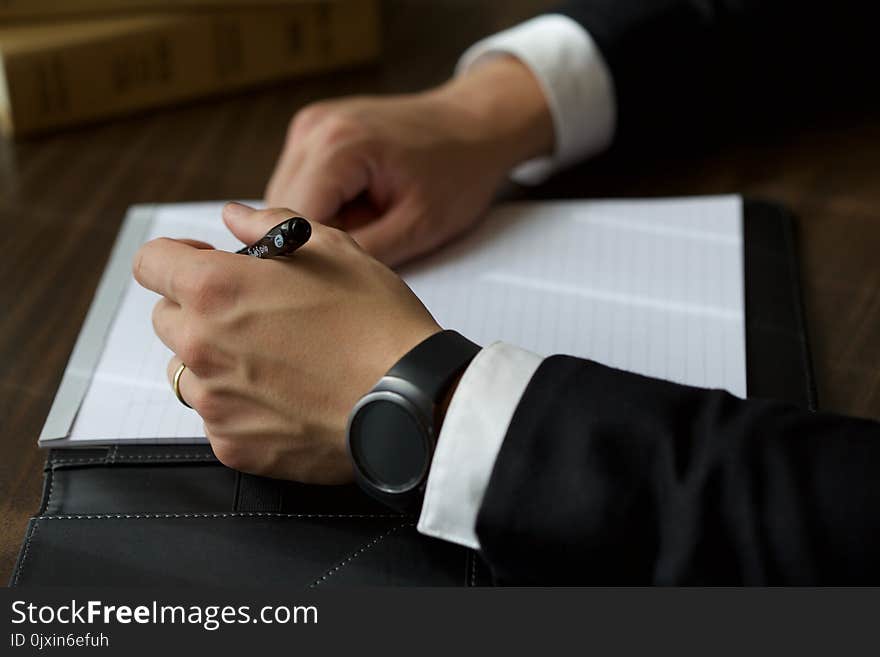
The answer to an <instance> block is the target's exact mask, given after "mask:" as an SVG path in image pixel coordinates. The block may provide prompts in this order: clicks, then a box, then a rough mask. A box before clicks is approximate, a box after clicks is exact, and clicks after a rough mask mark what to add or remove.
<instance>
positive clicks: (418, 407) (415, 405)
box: [346, 376, 435, 495]
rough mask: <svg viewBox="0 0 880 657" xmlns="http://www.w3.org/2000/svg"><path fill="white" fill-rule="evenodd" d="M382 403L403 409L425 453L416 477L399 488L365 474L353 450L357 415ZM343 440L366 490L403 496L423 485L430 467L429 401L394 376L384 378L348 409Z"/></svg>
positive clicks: (431, 413)
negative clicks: (377, 403)
mask: <svg viewBox="0 0 880 657" xmlns="http://www.w3.org/2000/svg"><path fill="white" fill-rule="evenodd" d="M379 401H385V402H391V403H394V404H396V405H398V406H399V407H401V408H403V409H404V410H405V411H406V412H407V413H408V414H409V415H410V417H412V418H413V420H415V422H416V425H417V426H418V427H419V429H420V430H421V436H420V437H421V439H422V445H423V447H424V450H425V458H424V461H423V463H422V467H421V469H420V471H419V473H418V474H417V476H414V477H413V478H411V479H410V480H409V482H408V483H407V484H404V485H402V486H389V485H387V484H386V483H383V482H380V481H377V480H376V479H374V478H373V477H371V476H370V475H369V473H367V471H366V470H365V469H364V468H363V467H362V466H361V464H360V462H359V460H358V458H357V451H356V449H355V448H354V447H353V444H352V443H353V442H354V441H355V440H357V436H356V435H355V432H353V428H354V427H355V422H356V420H357V416H358V414H359V413H360V412H361V411H362V410H363V409H364V408H366V407H367V406H369V405H370V404H373V403H375V402H379ZM346 436H347V437H348V440H347V441H346V442H347V446H348V453H349V457H350V458H351V462H352V463H353V464H354V468H355V471H356V473H357V475H358V476H359V477H360V478H361V479H362V480H363V481H364V482H366V483H367V484H368V485H369V486H371V487H372V488H374V489H375V490H377V491H380V492H382V493H385V494H388V495H404V494H406V493H409V492H411V491H413V490H416V489H418V488H419V487H420V486H422V485H424V482H425V478H426V477H427V475H428V471H429V470H430V467H431V458H432V456H433V452H434V443H435V439H434V402H433V400H429V399H428V398H427V397H426V396H425V395H424V394H423V393H422V392H421V391H420V390H419V389H418V388H416V387H415V386H414V385H413V384H412V383H410V382H409V381H406V380H405V379H401V378H398V377H394V376H384V377H382V379H381V380H380V381H379V383H378V384H376V386H375V387H374V388H373V389H372V390H371V391H370V392H368V393H367V394H366V395H364V396H363V397H361V399H360V400H359V401H358V402H357V404H355V406H354V408H352V409H351V414H350V415H349V417H348V426H347V427H346Z"/></svg>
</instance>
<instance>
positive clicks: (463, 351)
mask: <svg viewBox="0 0 880 657" xmlns="http://www.w3.org/2000/svg"><path fill="white" fill-rule="evenodd" d="M479 351H480V346H479V345H477V344H474V343H473V342H471V341H470V340H468V339H467V338H466V337H464V336H463V335H462V334H461V333H458V332H457V331H440V332H439V333H435V334H434V335H432V336H431V337H429V338H427V339H425V340H423V341H422V342H420V343H419V344H417V345H416V346H415V347H413V348H412V349H411V350H410V351H409V352H408V353H407V354H406V355H405V356H404V357H403V358H401V359H400V360H399V361H397V364H396V365H395V366H394V367H392V368H391V369H390V370H388V374H386V376H393V377H397V378H399V379H404V380H405V381H409V382H410V383H412V384H413V385H414V386H416V387H417V388H418V389H419V390H421V391H422V392H423V393H424V394H425V395H426V396H427V397H428V398H429V399H431V400H433V401H435V402H436V401H439V397H440V395H441V394H442V393H443V392H445V390H446V388H447V387H448V386H449V384H450V383H452V380H453V379H454V378H455V377H456V376H457V375H458V374H459V373H460V372H461V371H462V370H463V369H464V368H465V367H466V366H467V364H468V363H470V362H471V361H472V360H473V359H474V356H476V355H477V354H478V353H479Z"/></svg>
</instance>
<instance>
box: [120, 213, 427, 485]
mask: <svg viewBox="0 0 880 657" xmlns="http://www.w3.org/2000/svg"><path fill="white" fill-rule="evenodd" d="M294 214H297V213H294V212H291V211H290V210H287V209H273V210H261V211H256V210H253V209H251V208H248V207H247V206H244V205H240V204H237V203H230V204H227V206H226V207H225V208H224V211H223V218H224V220H225V222H226V224H227V226H228V227H229V228H230V230H231V231H232V232H233V233H234V234H235V235H236V237H238V238H239V239H240V240H242V242H245V243H250V242H253V241H256V240H257V239H259V238H260V237H261V236H262V235H263V234H264V233H265V232H266V231H267V230H268V229H269V228H271V227H273V226H275V225H276V224H278V223H280V222H281V221H283V220H284V219H286V218H288V217H290V216H291V215H294ZM133 268H134V276H135V278H136V279H137V281H138V282H139V283H140V284H141V285H143V286H144V287H146V288H148V289H150V290H153V291H154V292H157V293H158V294H160V295H162V297H163V298H162V299H160V300H159V302H158V303H157V304H156V307H155V309H154V312H153V326H154V328H155V331H156V334H157V335H158V336H159V338H160V339H161V340H162V342H164V343H165V344H166V345H167V346H168V347H169V348H170V349H171V350H172V351H173V352H174V353H175V356H174V358H173V359H172V361H171V362H170V363H169V366H168V373H169V378H170V376H171V375H172V373H173V372H174V371H175V369H176V368H177V366H178V365H179V364H180V362H181V360H182V362H184V363H186V366H187V368H186V370H184V372H183V374H182V376H181V378H180V391H181V396H182V397H183V398H184V399H185V400H186V401H187V403H189V404H190V405H191V406H192V407H193V408H194V409H195V410H196V411H197V412H198V413H199V415H201V417H202V419H203V420H204V422H205V432H206V434H207V436H208V440H210V442H211V446H212V447H213V449H214V453H215V455H216V456H217V458H218V459H219V460H220V461H221V462H223V463H224V464H226V465H228V466H229V467H232V468H235V469H237V470H242V471H244V472H249V473H253V474H261V475H267V476H272V477H278V478H283V479H293V480H296V481H302V482H309V483H341V482H345V481H348V480H350V479H351V477H352V472H351V465H350V462H349V458H348V454H347V450H346V444H345V427H346V422H347V419H348V414H349V412H350V411H351V409H352V407H353V406H354V404H355V403H356V402H357V400H358V399H359V398H360V397H361V396H362V395H364V394H365V393H366V392H367V391H368V390H369V389H370V388H371V387H372V386H373V385H374V384H375V383H376V382H377V381H378V380H379V379H380V378H381V377H382V376H383V375H384V374H385V373H386V372H387V371H388V370H389V369H390V368H391V366H392V365H394V363H395V362H397V360H399V359H400V358H401V357H402V356H403V355H404V354H405V353H406V352H408V351H409V350H410V349H411V348H412V347H414V346H415V345H417V344H418V343H419V342H421V341H422V340H424V339H425V338H427V337H429V336H430V335H432V334H433V333H435V332H437V331H439V330H440V327H439V326H438V325H437V323H436V322H435V321H434V319H433V318H432V317H431V315H430V314H429V313H428V311H427V310H426V309H425V307H424V306H423V305H422V304H421V302H420V301H419V300H418V299H417V298H416V296H415V295H414V294H413V293H412V292H411V291H410V289H409V288H408V287H407V286H406V284H404V283H403V281H401V280H400V278H398V276H397V275H396V274H394V272H392V271H391V270H389V269H388V268H387V267H385V266H384V265H382V264H380V263H379V262H377V261H376V260H374V259H373V258H371V257H370V256H369V255H367V254H366V253H364V251H362V250H361V249H360V248H359V247H358V246H357V245H356V244H355V243H354V241H353V240H352V239H351V238H350V237H348V236H347V235H346V234H345V233H344V232H342V231H339V230H336V229H333V228H329V227H326V226H321V225H319V224H316V225H313V232H312V237H311V240H310V241H309V242H308V243H307V244H306V245H305V246H304V247H303V248H302V249H300V250H299V251H297V252H296V254H295V255H294V256H292V257H290V258H278V259H273V260H260V259H257V258H251V257H247V256H242V255H236V254H233V253H228V252H224V251H216V250H213V249H211V247H210V246H208V245H207V244H203V243H199V242H190V241H183V240H172V239H167V238H160V239H157V240H152V241H151V242H148V243H147V244H145V245H144V246H143V247H141V249H140V251H138V254H137V256H136V257H135V261H134V266H133Z"/></svg>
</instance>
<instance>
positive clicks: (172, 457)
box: [50, 453, 216, 467]
mask: <svg viewBox="0 0 880 657" xmlns="http://www.w3.org/2000/svg"><path fill="white" fill-rule="evenodd" d="M155 459H167V460H169V461H182V460H192V459H197V460H200V461H215V460H216V459H215V457H214V456H212V455H210V454H205V453H199V454H117V455H116V456H115V457H113V459H112V461H110V460H108V458H107V457H104V456H97V457H94V456H88V457H72V458H62V459H53V460H52V462H51V463H50V465H51V466H52V467H54V466H55V465H66V464H72V463H77V464H82V463H102V464H108V463H113V462H116V463H118V462H120V461H148V460H155Z"/></svg>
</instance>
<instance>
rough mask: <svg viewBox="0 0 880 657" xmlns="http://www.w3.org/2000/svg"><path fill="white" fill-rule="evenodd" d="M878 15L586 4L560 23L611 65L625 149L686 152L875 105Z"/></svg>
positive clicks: (805, 6)
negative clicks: (819, 114)
mask: <svg viewBox="0 0 880 657" xmlns="http://www.w3.org/2000/svg"><path fill="white" fill-rule="evenodd" d="M869 4H870V3H864V2H854V1H853V0H835V1H834V2H821V3H819V2H803V1H802V0H580V1H578V2H569V3H568V4H565V5H563V7H562V13H565V14H568V15H569V16H571V17H572V18H574V19H575V20H577V21H578V22H579V23H581V24H582V25H583V26H584V28H586V30H587V31H588V32H589V33H590V34H591V36H592V37H593V39H594V40H595V41H596V43H597V45H598V47H599V50H600V51H601V52H602V54H603V57H604V59H605V61H606V63H607V64H608V68H609V69H610V72H611V76H612V79H613V83H614V89H615V95H616V101H617V111H618V115H617V119H618V120H617V133H616V140H617V142H618V143H621V142H623V143H625V142H627V141H630V140H634V139H638V140H639V141H640V142H641V141H642V140H643V139H644V138H647V137H650V138H651V139H652V140H654V139H663V138H664V137H665V138H669V139H670V140H671V141H672V142H673V143H677V144H680V143H681V142H682V141H683V139H685V138H687V139H693V138H695V139H701V138H705V137H709V136H712V135H723V134H725V133H727V132H728V131H729V130H730V129H732V128H739V127H742V126H743V124H750V123H754V122H755V121H758V120H759V119H761V122H763V120H766V119H770V120H771V122H772V120H773V119H778V118H785V119H787V120H788V119H790V116H791V115H792V114H795V115H797V114H801V115H802V114H803V113H804V112H805V111H809V110H812V109H813V108H814V107H815V106H816V105H817V104H820V105H829V104H830V105H834V104H838V103H840V102H841V96H842V95H846V96H852V95H854V94H855V95H856V96H859V95H860V93H870V89H871V88H875V87H876V86H877V85H876V84H875V83H874V79H875V78H876V68H875V66H876V61H877V60H878V48H877V45H876V43H877V40H876V39H875V38H874V35H873V31H874V26H875V25H876V22H875V21H874V20H871V19H870V17H869V16H868V15H867V11H866V10H867V7H868V5H869ZM585 120H589V117H585Z"/></svg>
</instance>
